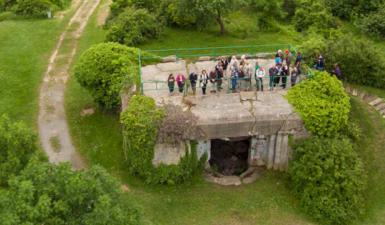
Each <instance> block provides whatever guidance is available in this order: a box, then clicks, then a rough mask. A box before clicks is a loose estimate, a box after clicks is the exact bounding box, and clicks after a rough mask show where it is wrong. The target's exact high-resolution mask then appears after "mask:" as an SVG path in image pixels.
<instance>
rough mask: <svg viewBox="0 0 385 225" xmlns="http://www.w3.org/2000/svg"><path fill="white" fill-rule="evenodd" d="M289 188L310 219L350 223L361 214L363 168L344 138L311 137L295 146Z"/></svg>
mask: <svg viewBox="0 0 385 225" xmlns="http://www.w3.org/2000/svg"><path fill="white" fill-rule="evenodd" d="M289 174H290V176H291V180H292V185H293V188H294V190H295V192H296V194H297V196H298V197H299V199H300V201H301V205H302V206H303V207H304V209H305V210H306V211H307V212H308V214H309V215H311V216H312V217H314V218H316V219H318V220H321V221H323V222H325V223H326V224H335V225H336V224H351V223H352V221H354V220H356V219H357V218H359V216H360V215H361V214H362V212H363V206H364V196H363V194H364V190H365V184H366V183H365V182H366V179H365V175H364V167H363V164H362V162H361V160H360V159H359V157H358V155H357V154H356V152H355V151H354V150H353V147H352V144H351V143H350V141H349V140H348V139H339V138H319V137H314V138H310V139H308V140H306V141H303V142H302V143H301V144H299V145H298V146H296V147H295V151H294V159H293V163H292V165H291V166H290V171H289Z"/></svg>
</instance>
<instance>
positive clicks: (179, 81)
mask: <svg viewBox="0 0 385 225" xmlns="http://www.w3.org/2000/svg"><path fill="white" fill-rule="evenodd" d="M185 81H186V77H185V76H184V75H183V74H181V73H180V74H178V75H177V76H176V83H177V85H178V88H179V92H180V93H183V90H184V84H185Z"/></svg>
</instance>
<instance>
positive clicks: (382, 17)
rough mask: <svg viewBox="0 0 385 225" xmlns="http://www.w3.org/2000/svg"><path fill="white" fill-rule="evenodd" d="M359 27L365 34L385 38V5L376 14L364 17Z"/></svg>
mask: <svg viewBox="0 0 385 225" xmlns="http://www.w3.org/2000/svg"><path fill="white" fill-rule="evenodd" d="M359 26H360V28H361V29H362V32H364V33H365V34H369V35H372V36H375V37H380V38H385V4H382V5H381V7H380V8H379V9H378V10H377V11H376V12H373V13H371V14H369V15H366V16H364V17H363V18H362V19H361V20H360V22H359Z"/></svg>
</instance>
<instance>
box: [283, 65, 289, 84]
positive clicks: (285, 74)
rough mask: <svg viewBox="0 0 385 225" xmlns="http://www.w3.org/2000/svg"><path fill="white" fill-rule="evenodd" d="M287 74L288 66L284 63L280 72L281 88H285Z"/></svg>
mask: <svg viewBox="0 0 385 225" xmlns="http://www.w3.org/2000/svg"><path fill="white" fill-rule="evenodd" d="M288 75H289V67H288V66H287V65H284V66H283V67H282V72H281V76H282V85H281V87H282V88H283V89H286V85H287V76H288Z"/></svg>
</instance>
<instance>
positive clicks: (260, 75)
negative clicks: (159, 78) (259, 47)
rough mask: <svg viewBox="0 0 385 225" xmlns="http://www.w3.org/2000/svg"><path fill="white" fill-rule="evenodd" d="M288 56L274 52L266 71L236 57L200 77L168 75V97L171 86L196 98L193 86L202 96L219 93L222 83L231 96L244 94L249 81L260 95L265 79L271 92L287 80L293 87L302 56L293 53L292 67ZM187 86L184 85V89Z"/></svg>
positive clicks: (193, 74)
mask: <svg viewBox="0 0 385 225" xmlns="http://www.w3.org/2000/svg"><path fill="white" fill-rule="evenodd" d="M291 61H292V55H291V53H290V51H289V50H285V52H283V51H282V50H278V51H277V53H276V55H275V65H274V66H272V67H271V68H269V70H268V71H266V68H264V67H263V66H260V65H259V63H258V61H257V62H256V65H255V68H253V65H252V63H250V62H249V60H248V59H247V58H246V56H245V55H243V56H242V57H241V58H240V60H238V59H237V57H236V56H232V57H231V58H227V57H221V58H219V59H218V62H217V64H216V66H215V68H214V69H213V70H212V71H210V72H207V70H202V71H201V73H200V74H197V73H196V72H192V73H190V75H189V76H188V77H187V78H186V77H185V76H184V75H183V74H181V73H179V74H177V75H176V77H175V76H174V75H173V74H170V75H169V76H168V79H167V84H168V88H169V91H170V93H173V92H174V91H175V83H176V85H177V87H178V91H179V92H180V93H183V92H184V91H185V89H186V88H189V87H191V90H192V92H193V94H194V95H195V94H196V91H197V86H198V85H199V87H201V89H202V94H203V95H206V93H207V89H208V88H210V92H220V91H221V90H222V89H223V87H222V85H223V80H224V79H228V78H229V81H230V84H229V86H230V89H231V90H232V91H233V92H236V91H237V90H243V91H248V90H250V89H251V88H252V80H253V77H254V80H255V86H256V89H257V91H264V78H265V77H266V75H267V72H268V75H269V80H270V82H269V88H270V90H273V89H274V88H275V87H278V86H279V85H280V84H281V87H282V88H284V89H285V88H286V87H287V78H288V77H289V76H290V78H291V86H294V85H295V84H296V83H297V79H298V76H299V75H300V73H301V63H302V55H301V53H297V56H296V59H295V63H294V64H292V63H291ZM186 84H188V85H186Z"/></svg>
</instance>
